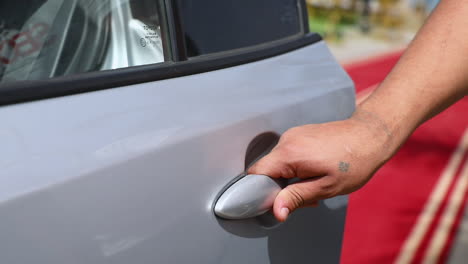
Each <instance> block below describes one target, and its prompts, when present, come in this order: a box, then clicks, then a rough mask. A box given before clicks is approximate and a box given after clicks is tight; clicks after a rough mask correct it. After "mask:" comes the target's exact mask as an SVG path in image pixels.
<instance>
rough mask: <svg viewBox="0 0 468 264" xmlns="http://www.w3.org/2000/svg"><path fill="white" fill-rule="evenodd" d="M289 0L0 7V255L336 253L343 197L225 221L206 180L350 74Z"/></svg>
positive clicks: (335, 101) (144, 259) (131, 258)
mask: <svg viewBox="0 0 468 264" xmlns="http://www.w3.org/2000/svg"><path fill="white" fill-rule="evenodd" d="M305 8H306V7H305V2H304V1H300V0H268V1H266V0H258V1H249V0H242V1H241V0H239V1H230V0H217V1H214V0H197V1H192V0H179V1H153V0H151V1H149V0H148V1H133V0H119V1H102V0H101V1H93V0H76V1H60V0H50V1H46V0H42V1H31V3H30V4H29V5H28V6H24V7H19V6H18V5H17V3H16V2H15V1H2V2H1V3H0V12H1V13H2V16H1V17H2V18H5V19H4V20H3V21H0V25H1V27H0V31H1V32H0V33H1V34H0V36H1V38H0V41H1V42H0V62H1V63H0V80H1V83H0V103H1V104H2V106H1V107H0V121H1V125H0V146H1V151H0V166H1V168H2V169H1V170H0V219H1V221H0V243H1V245H2V247H1V248H0V259H1V262H2V263H12V264H13V263H50V264H54V263H61V264H62V263H96V264H98V263H99V264H101V263H212V264H219V263H226V264H227V263H337V262H338V261H339V255H340V248H341V240H342V234H343V228H344V220H345V214H346V197H342V198H334V199H330V200H327V201H325V202H323V203H321V205H320V206H319V207H318V208H313V209H301V210H299V211H298V212H296V213H294V214H293V215H292V216H291V217H290V218H289V219H288V221H287V222H286V223H284V224H281V225H278V224H277V223H274V221H272V220H271V219H269V218H268V216H260V217H256V218H250V219H245V220H224V219H221V218H219V217H217V216H215V214H214V212H213V206H214V203H215V202H216V199H217V197H218V196H219V194H220V192H221V191H222V190H223V189H225V187H226V186H227V185H228V184H229V183H231V182H232V181H233V180H234V179H238V178H239V175H242V173H243V172H244V171H245V169H246V167H247V166H248V165H249V164H251V163H252V162H253V161H255V160H256V159H257V158H259V157H260V156H261V155H262V153H264V152H265V151H268V149H270V148H271V147H272V146H273V145H274V144H275V143H276V141H277V139H278V137H279V136H280V135H281V134H282V133H283V132H284V131H286V130H287V129H289V128H291V127H294V126H298V125H303V124H309V123H321V122H327V121H333V120H339V119H345V118H347V117H349V116H350V115H351V113H352V112H353V110H354V89H353V83H352V81H351V80H350V79H349V77H348V76H347V75H346V73H345V72H344V71H343V69H342V68H341V67H340V65H339V64H338V63H337V62H336V61H335V59H334V58H333V56H332V55H331V54H330V52H329V50H328V48H327V46H326V44H325V43H324V42H323V41H322V40H321V38H320V37H319V36H318V35H316V34H314V33H309V32H308V27H307V16H306V11H305V10H306V9H305Z"/></svg>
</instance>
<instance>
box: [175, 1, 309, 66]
mask: <svg viewBox="0 0 468 264" xmlns="http://www.w3.org/2000/svg"><path fill="white" fill-rule="evenodd" d="M178 6H179V8H180V17H181V19H182V24H183V29H184V32H185V42H186V46H187V55H188V56H189V57H193V56H198V55H204V54H209V53H215V52H221V51H229V50H233V49H238V48H245V47H249V46H254V45H258V44H263V43H267V42H271V41H275V40H280V39H284V38H287V37H290V36H293V35H297V34H299V33H301V30H302V29H301V25H302V24H301V16H300V11H299V1H298V0H178ZM200 14H203V16H201V15H200Z"/></svg>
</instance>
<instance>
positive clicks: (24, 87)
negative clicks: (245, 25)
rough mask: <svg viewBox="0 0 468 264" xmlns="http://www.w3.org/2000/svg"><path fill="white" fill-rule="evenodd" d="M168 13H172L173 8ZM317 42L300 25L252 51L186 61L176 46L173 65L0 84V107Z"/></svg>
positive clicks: (170, 17)
mask: <svg viewBox="0 0 468 264" xmlns="http://www.w3.org/2000/svg"><path fill="white" fill-rule="evenodd" d="M167 2H169V1H167ZM299 2H300V3H301V4H302V5H304V6H303V7H302V8H301V10H304V9H305V8H306V7H305V1H304V0H300V1H299ZM166 8H168V9H171V5H170V4H168V5H166ZM172 9H173V10H174V9H175V8H172ZM305 12H307V11H305ZM302 16H303V18H302V19H303V21H304V23H308V22H307V15H306V14H305V15H304V14H302ZM171 20H172V21H171ZM176 20H177V14H174V13H168V21H169V22H168V23H169V30H171V31H172V32H171V33H172V34H174V33H175V35H176V38H177V39H176V40H174V38H172V39H171V40H172V41H173V42H172V45H171V46H174V45H176V46H179V45H183V44H184V43H183V41H182V42H181V41H179V40H180V38H181V37H182V36H181V35H179V34H180V33H181V31H180V29H177V27H178V26H180V25H178V24H177V23H175V22H174V21H176ZM321 40H322V37H321V36H320V35H318V34H317V33H309V30H308V24H307V25H306V24H304V28H303V31H302V32H301V33H300V34H297V35H295V36H291V37H288V38H285V39H281V40H276V41H272V42H268V43H263V44H259V45H256V46H252V47H247V48H242V49H237V50H232V51H226V52H219V53H214V54H209V55H203V56H198V57H194V58H190V59H187V58H186V57H184V56H183V54H181V53H176V52H174V50H179V51H180V46H179V49H177V48H172V49H171V51H172V52H171V53H172V56H173V60H174V61H167V62H163V63H156V64H149V65H142V66H133V67H129V68H121V69H115V70H104V71H97V72H87V73H79V74H73V75H67V76H61V77H55V78H52V79H45V80H34V81H18V82H11V83H5V84H0V106H3V105H9V104H15V103H23V102H29V101H34V100H41V99H48V98H54V97H60V96H67V95H73V94H79V93H86V92H92V91H99V90H104V89H111V88H118V87H124V86H128V85H134V84H141V83H146V82H153V81H159V80H165V79H171V78H176V77H182V76H188V75H192V74H198V73H204V72H209V71H214V70H219V69H224V68H228V67H233V66H238V65H241V64H246V63H250V62H254V61H259V60H263V59H267V58H270V57H274V56H278V55H281V54H284V53H287V52H290V51H293V50H296V49H300V48H302V47H305V46H308V45H312V44H314V43H316V42H319V41H321ZM174 41H175V42H174ZM181 55H182V56H181ZM184 59H185V60H184Z"/></svg>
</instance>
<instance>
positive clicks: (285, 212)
mask: <svg viewBox="0 0 468 264" xmlns="http://www.w3.org/2000/svg"><path fill="white" fill-rule="evenodd" d="M288 215H289V209H288V208H286V207H283V208H281V209H280V217H281V218H282V219H284V221H286V219H287V218H288Z"/></svg>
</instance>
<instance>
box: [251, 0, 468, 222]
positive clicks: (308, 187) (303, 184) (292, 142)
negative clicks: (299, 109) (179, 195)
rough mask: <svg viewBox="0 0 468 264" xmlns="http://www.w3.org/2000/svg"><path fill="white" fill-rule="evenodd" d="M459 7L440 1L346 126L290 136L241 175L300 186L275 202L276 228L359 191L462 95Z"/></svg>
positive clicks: (467, 38)
mask: <svg viewBox="0 0 468 264" xmlns="http://www.w3.org/2000/svg"><path fill="white" fill-rule="evenodd" d="M466 3H467V2H465V1H462V0H442V1H441V2H440V4H439V6H438V7H437V8H436V10H435V11H434V12H433V13H432V15H431V16H430V17H429V19H428V20H427V21H426V23H425V25H424V26H423V27H422V28H421V30H420V31H419V32H418V34H417V36H416V38H415V39H414V40H413V42H412V43H411V44H410V46H409V47H408V49H407V50H406V52H405V54H404V55H403V56H402V58H401V59H400V61H399V62H398V63H397V65H396V66H395V67H394V69H393V70H392V72H391V73H390V74H389V75H388V76H387V78H386V79H385V80H384V82H382V84H381V85H380V86H379V87H378V88H377V89H376V90H375V91H374V92H373V93H372V94H371V95H370V96H369V97H368V98H367V99H366V100H365V101H364V102H362V103H361V104H359V105H358V106H357V108H356V111H355V113H354V114H353V115H352V116H351V117H350V118H349V119H346V120H343V121H337V122H331V123H324V124H311V125H305V126H301V127H295V128H292V129H290V130H288V131H286V132H285V133H284V134H283V135H282V137H281V139H280V141H279V143H278V145H277V146H276V147H275V148H274V149H273V150H272V151H271V153H270V154H268V155H267V156H265V157H264V158H262V159H261V160H259V161H258V162H257V163H256V164H254V166H252V167H251V168H250V169H249V173H251V174H265V175H268V176H270V177H273V178H288V179H290V178H300V179H302V181H300V182H297V183H294V184H291V185H289V186H287V187H286V188H285V189H283V190H282V191H281V192H280V193H279V195H278V196H277V197H276V200H275V203H274V206H273V212H274V214H275V216H276V218H277V219H278V220H279V221H285V220H286V219H287V217H288V215H289V214H290V213H292V212H293V211H294V210H296V209H298V208H301V207H309V206H312V207H313V206H317V204H318V201H320V200H323V199H326V198H331V197H334V196H337V195H344V194H349V193H352V192H354V191H356V190H358V189H359V188H361V187H362V186H364V185H365V184H366V183H367V182H368V181H369V180H370V179H371V178H372V176H373V175H374V173H375V172H376V171H377V170H378V169H379V168H380V167H381V166H382V165H383V164H385V162H387V161H388V160H389V159H390V158H391V157H392V156H393V155H394V154H395V153H396V152H397V150H398V149H399V148H400V146H401V145H402V144H403V143H404V142H405V141H406V139H407V138H408V137H409V136H410V135H411V134H412V133H413V131H414V130H415V129H416V128H417V127H418V126H419V125H420V124H422V123H423V122H425V121H426V120H428V119H430V118H431V117H433V116H434V115H436V114H438V113H440V112H441V111H443V110H444V109H446V108H447V107H448V106H450V105H451V104H453V103H455V102H456V101H458V100H460V99H461V98H463V97H464V96H465V95H467V94H468V34H466V30H467V29H468V19H467V18H468V5H466ZM409 180H410V179H409Z"/></svg>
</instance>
